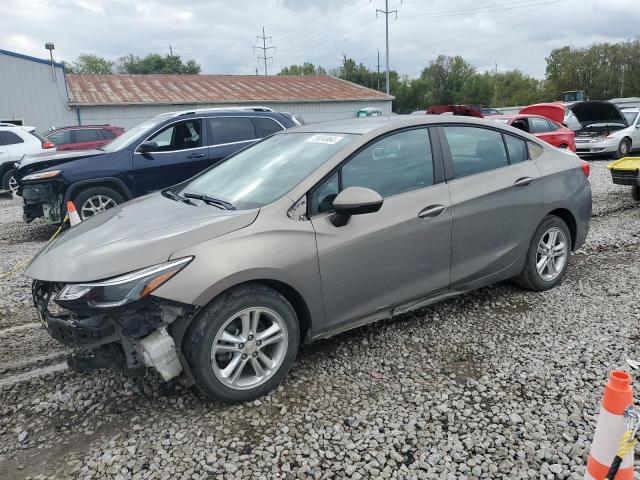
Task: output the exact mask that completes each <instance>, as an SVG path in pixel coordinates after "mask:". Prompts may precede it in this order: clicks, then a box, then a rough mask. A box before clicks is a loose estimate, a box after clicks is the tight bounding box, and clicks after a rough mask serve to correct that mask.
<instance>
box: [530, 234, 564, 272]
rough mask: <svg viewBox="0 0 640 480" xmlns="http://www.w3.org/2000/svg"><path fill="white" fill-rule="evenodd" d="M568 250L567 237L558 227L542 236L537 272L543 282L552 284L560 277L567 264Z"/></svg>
mask: <svg viewBox="0 0 640 480" xmlns="http://www.w3.org/2000/svg"><path fill="white" fill-rule="evenodd" d="M568 249H569V245H568V242H567V237H566V236H565V234H564V232H563V231H562V230H561V229H559V228H558V227H552V228H550V229H549V230H547V231H546V232H545V233H544V235H542V237H541V238H540V242H538V250H537V253H536V270H537V271H538V275H539V276H540V278H541V279H542V280H544V281H546V282H551V281H553V280H555V279H556V277H558V275H560V273H561V272H562V270H563V269H564V266H565V264H566V262H567V256H568Z"/></svg>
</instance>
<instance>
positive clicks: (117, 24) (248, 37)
mask: <svg viewBox="0 0 640 480" xmlns="http://www.w3.org/2000/svg"><path fill="white" fill-rule="evenodd" d="M383 6H384V1H383V0H373V1H372V2H371V3H370V2H369V0H352V1H349V2H347V1H339V0H312V1H309V0H305V1H302V0H242V1H240V2H233V3H232V2H228V1H221V0H213V1H210V0H139V1H136V2H130V1H125V0H109V1H106V0H56V1H54V0H32V1H30V2H29V8H25V3H24V2H23V1H21V0H2V12H3V15H2V16H0V31H2V32H3V35H2V38H0V48H4V49H7V50H14V51H18V52H21V53H26V54H31V55H36V56H41V57H43V56H46V52H45V51H44V48H43V45H44V43H45V42H46V41H53V42H54V43H55V44H56V50H55V54H56V58H57V59H62V60H67V61H69V60H72V59H73V58H75V57H76V56H77V55H79V54H80V53H95V54H97V55H101V56H105V57H109V58H111V59H116V58H118V57H120V56H123V55H125V54H128V53H133V54H136V55H144V54H147V53H150V52H158V53H168V51H169V44H171V46H172V48H173V50H174V52H175V53H177V54H179V55H181V56H182V57H183V58H194V59H195V60H196V61H198V62H199V63H200V64H201V65H202V67H203V72H204V73H232V74H251V73H255V69H256V68H259V71H260V72H261V71H262V68H261V64H260V63H259V62H258V60H257V58H256V57H257V56H258V55H259V50H256V51H254V50H253V46H254V45H257V44H256V35H258V34H260V33H261V29H262V26H264V27H265V29H266V31H267V35H271V36H272V37H273V39H272V42H271V43H269V44H268V46H275V47H276V51H275V55H274V61H273V63H270V64H269V69H270V72H273V73H274V72H277V71H278V70H279V69H280V68H281V67H283V66H286V65H290V64H292V63H301V62H303V61H311V62H314V63H316V64H321V65H323V66H326V67H333V66H336V65H338V64H339V63H340V60H341V57H342V54H345V55H347V56H350V57H353V58H355V59H356V60H357V61H360V62H362V63H364V64H365V65H367V66H368V67H370V68H375V66H376V60H377V59H376V53H377V50H378V49H379V50H380V52H381V63H382V64H383V65H384V20H383V18H378V19H376V13H375V10H376V8H383ZM390 8H392V9H396V10H398V19H397V20H393V21H391V22H390V37H391V52H390V57H391V59H390V63H391V67H392V68H394V69H396V70H398V71H399V72H400V73H401V74H406V75H409V76H415V75H417V74H418V73H419V72H420V70H421V69H422V68H423V67H424V66H425V65H426V64H427V62H428V61H429V60H430V59H432V58H435V57H436V56H437V55H438V54H440V53H443V54H448V55H454V54H455V55H462V56H463V57H465V58H466V59H468V60H470V61H471V62H472V63H474V64H475V65H476V66H477V67H478V68H479V69H481V70H483V69H488V68H493V64H494V62H497V63H498V68H500V69H507V68H519V69H520V70H522V71H524V72H525V73H528V74H531V75H535V76H537V77H541V76H543V75H544V68H545V56H546V55H548V53H549V52H550V51H551V49H553V48H556V47H561V46H564V45H571V46H574V47H582V46H588V45H590V44H591V43H593V42H600V41H608V42H615V41H620V40H624V39H628V38H633V37H634V36H635V35H637V34H638V30H637V27H636V25H638V24H639V23H640V10H639V9H637V0H556V1H553V0H511V1H508V0H482V1H478V0H456V2H452V1H450V0H405V1H404V2H403V3H402V4H400V2H399V0H391V1H390Z"/></svg>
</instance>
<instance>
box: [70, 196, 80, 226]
mask: <svg viewBox="0 0 640 480" xmlns="http://www.w3.org/2000/svg"><path fill="white" fill-rule="evenodd" d="M67 215H69V223H70V224H71V226H72V227H73V226H74V225H77V224H79V223H80V222H81V221H82V219H81V218H80V215H78V212H77V211H76V206H75V205H74V204H73V202H72V201H71V200H69V201H68V202H67Z"/></svg>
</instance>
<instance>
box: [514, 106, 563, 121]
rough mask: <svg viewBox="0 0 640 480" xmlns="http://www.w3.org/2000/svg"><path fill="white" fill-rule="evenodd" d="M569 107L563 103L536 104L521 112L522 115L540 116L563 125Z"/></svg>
mask: <svg viewBox="0 0 640 480" xmlns="http://www.w3.org/2000/svg"><path fill="white" fill-rule="evenodd" d="M566 109H567V107H565V106H564V104H562V103H536V104H535V105H529V106H528V107H524V108H523V109H521V110H520V112H519V113H520V114H521V115H539V116H541V117H545V118H548V119H549V120H552V121H554V122H556V123H560V124H562V122H564V116H565V113H566Z"/></svg>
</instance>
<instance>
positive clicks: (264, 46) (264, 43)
mask: <svg viewBox="0 0 640 480" xmlns="http://www.w3.org/2000/svg"><path fill="white" fill-rule="evenodd" d="M267 39H269V41H270V42H271V41H272V38H271V37H267V35H266V34H265V33H264V27H262V36H260V35H256V41H260V40H262V46H261V47H259V46H256V47H253V50H254V51H255V49H256V48H257V49H258V50H262V56H261V57H258V60H264V74H265V75H267V60H271V61H273V57H267V50H270V49H273V50H274V52H275V49H276V47H267Z"/></svg>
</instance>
